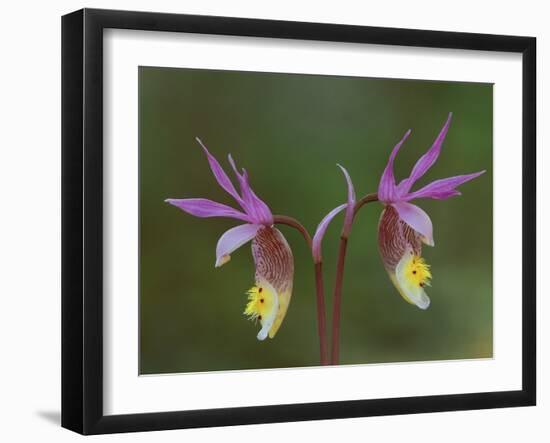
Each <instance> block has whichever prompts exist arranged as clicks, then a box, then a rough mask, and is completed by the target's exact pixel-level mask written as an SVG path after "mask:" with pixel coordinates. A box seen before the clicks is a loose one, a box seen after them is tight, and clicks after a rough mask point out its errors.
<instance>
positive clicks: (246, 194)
mask: <svg viewBox="0 0 550 443" xmlns="http://www.w3.org/2000/svg"><path fill="white" fill-rule="evenodd" d="M228 158H229V163H230V164H231V167H232V168H233V171H234V172H235V175H236V176H237V180H238V181H239V185H240V188H241V195H242V197H243V201H244V205H245V206H246V208H245V210H246V212H247V213H248V214H249V215H250V217H251V218H252V219H253V220H254V222H256V223H261V224H264V225H266V226H271V225H273V214H272V213H271V210H270V209H269V207H268V206H267V205H266V204H265V203H264V201H263V200H261V199H260V198H259V197H258V196H257V195H256V194H255V193H254V191H253V190H252V188H251V187H250V183H249V181H248V174H247V172H246V171H245V170H244V169H243V170H242V174H241V173H239V171H238V169H237V165H236V164H235V161H234V160H233V158H232V157H231V154H230V155H229V156H228Z"/></svg>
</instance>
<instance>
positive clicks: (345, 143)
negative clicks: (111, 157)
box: [139, 66, 493, 375]
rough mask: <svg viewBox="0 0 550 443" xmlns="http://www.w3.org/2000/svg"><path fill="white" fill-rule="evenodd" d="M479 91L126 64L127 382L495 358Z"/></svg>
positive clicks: (488, 95) (484, 102) (489, 187)
mask: <svg viewBox="0 0 550 443" xmlns="http://www.w3.org/2000/svg"><path fill="white" fill-rule="evenodd" d="M492 158H493V85H492V84H488V83H470V82H449V81H431V80H407V79H391V78H366V77H345V76H328V75H305V74H288V73H266V72H245V71H223V70H202V69H182V68H167V67H154V66H141V67H140V68H139V207H140V213H139V228H140V237H139V242H140V256H139V266H140V277H139V279H140V280H139V307H140V314H139V328H140V330H139V367H140V374H141V375H158V374H174V373H190V372H210V371H229V370H239V371H241V370H261V369H275V368H299V367H313V366H324V365H367V364H398V363H402V362H407V363H409V362H426V361H449V360H460V359H490V358H492V357H493V171H492V164H493V162H492Z"/></svg>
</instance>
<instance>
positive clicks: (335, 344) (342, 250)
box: [330, 193, 378, 365]
mask: <svg viewBox="0 0 550 443" xmlns="http://www.w3.org/2000/svg"><path fill="white" fill-rule="evenodd" d="M374 201H378V195H377V194H375V193H374V194H367V195H365V196H364V197H362V198H361V199H359V200H358V201H357V202H356V203H355V208H354V209H353V216H354V219H355V216H356V215H357V212H358V211H359V209H361V208H362V207H363V206H364V205H366V204H367V203H370V202H374ZM347 246H348V237H347V235H345V234H344V233H342V235H341V236H340V247H339V250H338V262H337V264H336V280H335V282H334V298H333V306H332V348H331V357H330V362H331V364H333V365H337V364H338V363H339V360H340V311H341V306H342V285H343V283H344V267H345V266H344V265H345V261H346V251H347Z"/></svg>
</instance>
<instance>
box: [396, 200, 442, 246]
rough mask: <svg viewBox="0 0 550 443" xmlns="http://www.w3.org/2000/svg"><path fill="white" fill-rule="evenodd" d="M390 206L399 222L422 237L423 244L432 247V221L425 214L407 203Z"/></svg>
mask: <svg viewBox="0 0 550 443" xmlns="http://www.w3.org/2000/svg"><path fill="white" fill-rule="evenodd" d="M392 206H393V207H394V208H395V209H396V210H397V213H398V214H399V217H400V218H401V220H403V221H404V222H405V223H407V224H408V225H409V226H410V227H411V228H413V229H414V230H415V231H416V232H418V233H419V234H420V235H422V237H423V239H422V240H423V241H424V243H426V244H427V245H429V246H433V245H434V238H433V226H432V221H431V220H430V216H429V215H428V214H426V212H424V211H423V210H422V209H420V208H419V207H418V206H416V205H413V204H412V203H407V202H398V203H393V204H392Z"/></svg>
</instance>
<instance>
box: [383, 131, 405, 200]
mask: <svg viewBox="0 0 550 443" xmlns="http://www.w3.org/2000/svg"><path fill="white" fill-rule="evenodd" d="M410 134H411V130H410V129H409V130H408V131H407V132H406V133H405V135H404V136H403V138H402V139H401V141H400V142H399V143H397V144H396V145H395V147H394V148H393V150H392V152H391V154H390V158H389V160H388V164H387V165H386V168H385V169H384V172H383V174H382V177H381V178H380V184H379V185H378V199H379V200H380V201H382V202H385V203H391V202H393V201H395V200H396V199H397V192H396V191H397V187H396V185H395V177H394V175H393V162H394V160H395V156H396V155H397V153H398V152H399V149H400V148H401V145H402V144H403V143H404V142H405V140H406V139H407V138H408V137H409V135H410Z"/></svg>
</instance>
